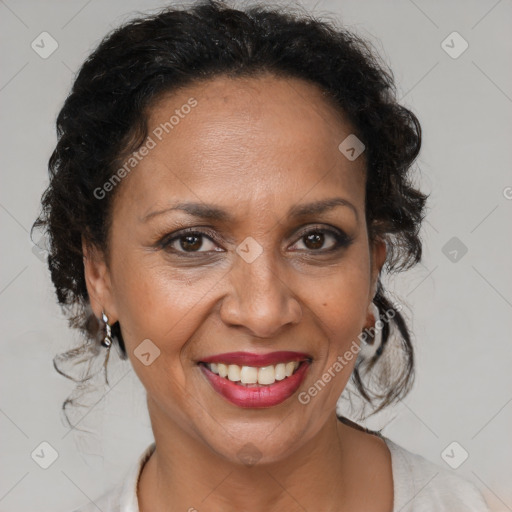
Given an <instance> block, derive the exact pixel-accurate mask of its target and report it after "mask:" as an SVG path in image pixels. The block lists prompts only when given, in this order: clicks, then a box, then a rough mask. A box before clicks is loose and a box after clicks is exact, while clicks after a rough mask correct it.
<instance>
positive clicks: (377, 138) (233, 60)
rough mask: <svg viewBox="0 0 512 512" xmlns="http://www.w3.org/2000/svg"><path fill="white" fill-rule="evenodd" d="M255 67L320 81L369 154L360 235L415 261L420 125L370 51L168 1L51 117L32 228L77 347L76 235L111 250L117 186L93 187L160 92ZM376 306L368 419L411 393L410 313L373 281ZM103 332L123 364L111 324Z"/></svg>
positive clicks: (114, 45)
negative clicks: (384, 365)
mask: <svg viewBox="0 0 512 512" xmlns="http://www.w3.org/2000/svg"><path fill="white" fill-rule="evenodd" d="M264 72H270V73H272V74H274V75H275V76H280V77H290V78H299V79H302V80H306V81H308V82H309V83H312V84H314V85H316V86H317V87H319V88H320V89H321V90H322V91H323V93H324V95H325V96H326V98H327V99H328V101H330V102H331V104H332V106H333V108H337V109H339V112H340V113H341V114H342V115H343V116H344V117H345V118H346V119H347V120H348V121H349V122H350V123H351V125H352V127H353V130H354V133H355V134H356V135H357V137H358V138H359V139H360V140H361V141H362V142H363V143H364V144H365V146H366V149H365V158H366V218H367V229H368V234H369V239H370V241H371V242H374V241H376V240H377V239H381V240H384V241H385V242H386V245H387V251H388V255H387V260H386V264H385V270H386V271H387V272H388V273H391V272H400V271H403V270H406V269H408V268H410V267H412V266H413V265H415V264H416V263H417V262H419V261H420V259H421V253H422V244H421V240H420V238H419V230H420V227H421V222H422V220H423V218H424V210H425V203H426V200H427V197H428V196H427V195H424V194H422V193H421V192H420V191H419V190H417V189H416V188H415V187H414V186H413V183H412V180H411V176H410V172H409V171H410V169H411V165H412V163H413V162H414V160H415V159H416V157H417V155H418V153H419V150H420V146H421V127H420V124H419V122H418V119H417V118H416V116H415V115H414V114H413V113H412V112H411V111H410V110H408V109H407V108H405V107H403V106H401V105H399V104H398V103H397V98H396V88H395V84H394V78H393V74H392V72H391V71H390V70H389V69H388V67H387V66H386V65H384V64H383V63H382V62H381V61H380V59H379V57H378V56H377V53H376V52H375V50H374V49H373V47H372V46H371V44H370V43H369V42H367V41H365V40H363V39H361V38H360V37H358V36H356V35H355V34H354V33H351V32H350V31H348V30H346V29H345V28H343V27H338V26H337V25H336V22H335V21H333V20H330V22H328V21H322V20H320V19H317V18H314V17H313V16H312V15H310V14H307V13H297V12H293V9H290V8H289V7H288V8H287V10H286V11H285V10H284V9H282V8H280V7H276V6H269V5H262V4H260V5H252V6H250V7H248V8H246V9H245V10H239V9H237V8H234V7H233V6H228V5H226V3H225V2H222V1H220V0H210V1H201V2H198V3H196V4H194V5H193V6H191V7H188V8H183V7H168V8H165V9H163V10H161V11H159V12H157V13H156V14H152V15H145V16H143V17H140V18H138V19H135V20H132V21H129V22H127V23H125V24H124V25H123V26H121V27H120V28H117V29H115V30H113V31H112V32H111V33H110V34H108V35H107V36H106V37H105V38H104V39H103V40H102V41H101V43H100V44H99V46H98V47H97V48H96V49H95V50H94V52H93V53H92V54H91V55H90V56H89V57H88V58H87V60H86V61H85V62H84V64H83V65H82V67H81V69H80V71H79V73H78V74H77V76H76V79H75V81H74V84H73V87H72V90H71V93H70V94H69V96H68V98H67V99H66V101H65V103H64V106H63V107H62V109H61V110H60V113H59V115H58V117H57V136H58V142H57V145H56V148H55V150H54V151H53V154H52V155H51V158H50V160H49V174H50V183H49V186H48V188H47V190H46V191H45V192H44V195H43V197H42V211H41V214H40V216H39V217H38V219H37V220H36V221H35V223H34V225H33V229H34V228H36V227H38V228H39V227H44V228H45V231H46V234H47V235H46V236H47V242H48V247H49V248H48V258H47V259H48V266H49V269H50V272H51V278H52V281H53V283H54V285H55V288H56V292H57V299H58V302H59V303H60V304H61V306H63V308H64V309H65V311H66V314H67V315H68V317H69V322H70V326H72V327H75V328H78V329H80V331H81V333H82V334H83V335H84V338H85V343H86V344H89V345H90V346H94V347H98V346H99V338H100V334H101V332H100V323H99V322H98V320H97V319H96V318H95V317H94V315H93V314H92V311H91V309H90V304H89V298H88V294H87V289H86V284H85V279H84V265H83V253H82V236H83V237H84V238H85V240H86V241H88V242H89V243H90V244H91V245H93V246H97V247H99V248H101V249H103V250H104V251H106V252H107V253H108V233H109V226H110V222H111V211H112V202H113V197H114V196H115V191H114V192H112V193H110V194H107V197H106V198H105V199H99V198H97V197H96V195H95V194H94V190H95V189H97V188H98V187H101V186H102V185H103V184H104V183H105V182H107V181H108V180H109V179H110V178H111V177H112V176H113V174H114V172H115V170H116V169H118V166H119V164H120V162H122V161H123V159H124V157H125V156H126V155H128V154H130V153H131V152H132V151H136V150H137V148H139V147H140V146H141V144H142V143H143V141H144V140H145V138H146V136H147V117H148V112H149V109H150V108H151V106H152V105H154V104H155V102H156V101H157V100H158V98H159V97H160V96H161V95H162V94H164V93H168V92H172V91H176V90H177V89H178V88H182V87H185V86H187V84H193V83H197V82H198V81H200V80H201V81H202V80H208V79H210V78H212V77H215V76H218V75H225V76H228V77H233V78H234V77H241V76H244V77H251V76H257V75H259V74H261V73H264ZM117 188H119V187H117ZM374 303H375V304H376V306H377V307H378V309H379V312H380V314H381V315H382V316H384V314H385V312H390V311H391V312H393V318H392V320H391V321H389V322H384V326H383V329H382V342H381V345H380V346H379V348H378V350H377V351H376V352H375V353H374V354H373V355H372V357H371V358H370V359H369V360H367V361H364V364H363V362H361V361H359V362H358V363H357V364H356V367H355V369H354V372H353V383H354V384H355V385H356V387H357V390H358V392H359V393H360V395H361V396H362V397H363V398H364V399H365V400H366V401H367V402H368V403H369V404H370V405H371V406H372V407H373V408H374V412H377V411H378V410H380V409H382V408H383V407H384V406H386V405H388V404H390V403H392V402H394V401H397V400H399V399H401V398H402V397H403V396H405V394H406V393H407V392H408V391H409V389H410V387H411V384H412V382H413V375H414V357H413V346H412V343H411V334H410V332H409V329H408V327H407V323H406V321H405V318H404V316H403V314H402V313H401V312H400V311H399V309H400V308H397V307H396V304H394V303H393V301H391V299H390V298H389V297H388V296H387V294H386V293H385V290H384V287H383V285H382V282H381V279H380V276H379V281H378V285H377V293H376V296H375V298H374ZM112 333H113V336H114V342H115V343H118V349H119V350H120V351H121V355H122V358H124V359H126V358H127V355H126V349H125V344H124V341H123V337H122V334H121V328H120V325H119V322H117V323H115V324H114V325H113V326H112ZM391 338H395V339H396V340H397V343H398V345H397V346H398V347H399V351H398V352H397V351H395V352H394V353H393V365H394V370H393V371H389V369H387V370H383V373H382V375H384V378H382V376H381V378H380V379H376V378H375V373H373V374H372V371H374V372H375V371H377V370H378V367H379V365H378V364H377V363H379V362H380V360H381V359H382V355H383V354H386V346H387V345H388V340H389V339H391ZM368 341H369V342H370V343H371V342H372V336H370V337H369V339H368ZM79 352H80V351H79V350H78V349H74V350H70V351H68V352H67V353H65V354H64V356H66V357H71V356H77V354H78V353H79ZM397 358H399V359H400V361H399V363H400V364H398V365H397ZM56 360H58V358H56V359H55V360H54V364H55V367H56V369H57V370H58V371H59V367H58V365H57V364H56ZM61 360H62V359H61ZM66 376H67V375H66ZM82 380H85V379H82ZM365 380H366V382H365ZM372 383H373V384H372ZM375 383H377V384H375Z"/></svg>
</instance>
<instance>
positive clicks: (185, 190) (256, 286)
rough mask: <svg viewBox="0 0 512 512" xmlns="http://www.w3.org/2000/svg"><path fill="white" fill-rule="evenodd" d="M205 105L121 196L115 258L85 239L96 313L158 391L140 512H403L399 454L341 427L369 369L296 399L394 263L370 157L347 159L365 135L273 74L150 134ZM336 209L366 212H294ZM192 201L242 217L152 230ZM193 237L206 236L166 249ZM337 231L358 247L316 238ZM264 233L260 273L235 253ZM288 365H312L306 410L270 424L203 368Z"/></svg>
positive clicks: (285, 409) (357, 328)
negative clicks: (250, 357)
mask: <svg viewBox="0 0 512 512" xmlns="http://www.w3.org/2000/svg"><path fill="white" fill-rule="evenodd" d="M190 98H194V99H195V100H197V106H195V107H194V108H193V109H191V112H190V113H189V114H187V115H185V116H183V118H180V121H179V123H178V124H176V125H175V126H174V128H173V129H172V131H170V132H169V133H168V134H166V133H164V136H163V137H162V141H158V140H157V139H155V137H153V139H155V141H156V142H157V144H156V147H154V148H153V149H151V151H150V152H149V154H148V155H147V156H145V157H144V158H143V159H142V161H141V162H140V163H139V164H138V165H137V166H136V168H135V169H133V170H132V171H131V172H130V173H129V175H128V176H126V177H125V178H124V179H123V181H122V183H121V184H119V185H118V186H117V187H118V189H117V190H116V192H115V193H116V195H115V201H114V208H113V217H112V224H111V229H110V235H109V242H110V251H109V253H108V256H105V255H103V254H102V252H101V251H99V250H96V249H95V248H93V247H89V246H88V245H87V244H86V243H85V242H84V265H85V271H86V281H87V289H88V291H89V296H90V298H91V305H92V307H93V310H94V312H95V314H96V316H97V317H100V316H101V311H102V309H103V310H104V311H105V312H106V313H107V315H108V317H109V321H110V323H113V322H115V321H117V320H119V322H120V325H121V328H122V332H123V337H124V340H125V343H126V348H127V351H128V354H129V357H130V360H131V363H132V365H133V368H134V370H135V372H136V373H137V375H138V377H139V378H140V380H141V382H142V384H143V385H144V387H145V389H146V391H147V401H148V409H149V414H150V418H151V423H152V427H153V432H154V436H155V440H156V445H157V449H156V451H155V453H154V454H153V455H152V457H151V458H150V459H149V461H148V462H147V463H146V465H145V467H144V469H143V472H142V475H141V478H140V481H139V488H138V495H139V507H140V510H141V512H149V511H151V512H160V511H164V510H165V511H169V510H188V509H189V508H191V507H195V508H196V509H197V510H199V511H202V510H223V511H226V512H228V511H235V510H236V511H239V510H244V511H247V512H252V511H261V510H266V511H269V512H272V511H274V510H276V511H277V510H287V511H295V510H297V511H298V510H304V509H305V510H322V511H328V510H336V511H348V510H350V511H351V512H357V511H363V510H364V511H366V512H371V511H379V512H390V511H391V510H392V503H393V488H392V485H393V483H392V473H391V458H390V454H389V451H388V449H387V447H386V445H385V443H384V442H383V441H382V440H380V439H378V438H377V437H376V436H372V435H370V434H367V433H364V432H360V431H358V430H355V429H354V428H352V427H349V426H347V425H344V424H342V423H341V422H340V421H338V420H337V418H336V416H335V405H336V401H337V399H338V397H339V396H340V394H341V393H342V391H343V389H344V387H345V385H346V383H347V381H348V379H349V377H350V374H351V372H352V370H353V366H354V363H355V358H354V359H353V360H352V361H351V362H349V364H347V365H346V366H345V367H344V368H343V370H342V371H340V372H339V373H336V377H335V378H333V379H332V380H331V381H330V382H329V383H328V385H327V386H325V388H324V389H323V390H322V391H321V392H320V393H318V395H317V396H315V397H314V398H313V399H312V400H311V401H310V403H309V404H307V405H303V404H301V403H300V402H299V401H298V399H297V394H298V393H299V392H301V391H304V390H307V389H308V388H309V387H310V386H311V385H312V384H313V383H314V382H316V381H317V380H318V379H320V377H321V376H322V374H323V373H324V372H326V371H327V370H328V369H329V368H330V367H332V366H333V363H334V362H335V361H336V358H337V357H338V356H339V355H342V354H343V353H344V352H345V351H346V350H348V349H349V347H350V346H351V344H352V342H353V341H354V340H356V341H357V336H358V335H359V333H360V332H361V331H362V330H363V329H364V328H365V327H368V326H370V325H372V320H373V318H372V317H371V316H370V315H369V311H368V307H369V305H370V303H371V300H372V298H373V296H374V294H375V286H376V281H377V278H378V273H379V271H380V269H381V267H382V265H383V263H384V260H385V256H386V253H385V244H384V243H383V242H379V243H376V244H374V245H373V246H370V243H369V240H368V234H367V230H366V219H365V210H364V206H365V160H364V154H363V155H362V156H361V157H359V158H357V159H356V160H355V161H349V160H348V159H347V158H345V156H344V155H343V154H342V153H340V151H339V150H338V145H339V144H340V143H341V141H343V140H344V139H345V138H346V137H347V136H348V135H349V134H351V133H353V129H352V128H351V126H350V124H349V123H348V122H347V121H345V120H344V119H343V116H342V115H341V113H339V112H338V111H336V110H335V109H334V108H333V106H332V105H331V104H330V103H329V102H328V101H327V100H326V99H325V97H324V96H323V94H322V92H321V91H320V90H319V89H318V88H317V87H316V86H314V85H312V84H309V83H306V82H303V81H301V80H298V79H290V78H286V79H285V78H278V77H275V76H272V75H261V76H258V77H256V78H237V79H232V78H228V77H217V78H215V79H211V80H208V81H205V82H202V83H198V84H195V85H194V86H189V87H187V88H185V89H182V90H180V91H178V92H174V93H173V94H167V95H165V96H163V97H162V98H161V99H160V100H159V101H158V103H157V104H156V105H154V106H153V107H152V108H151V110H150V112H149V121H148V128H149V129H148V133H149V135H150V136H151V133H152V131H153V130H154V129H155V128H156V127H158V126H159V124H160V123H162V122H165V121H168V120H169V118H170V116H171V115H173V113H174V111H175V110H176V109H180V107H181V106H182V105H184V104H186V103H187V101H188V100H189V99H190ZM331 198H342V199H343V200H345V201H347V202H350V203H351V204H352V206H353V208H351V207H349V206H346V205H345V206H336V207H334V208H331V209H329V210H326V211H324V212H321V213H310V214H307V215H305V216H301V217H296V216H289V215H288V213H289V210H290V208H292V207H295V206H297V205H304V204H307V203H311V202H314V201H319V200H325V199H331ZM177 202H195V203H201V204H208V205H214V206H216V207H217V208H221V209H222V210H225V211H226V212H227V213H228V214H229V215H230V216H231V217H232V218H231V219H230V220H229V221H221V220H212V219H204V218H198V217H195V216H191V215H190V214H187V213H185V212H183V211H177V210H174V211H168V212H166V213H162V214H159V215H153V216H150V217H149V218H146V217H147V216H148V214H151V213H153V212H158V211H161V210H165V209H166V208H170V207H171V206H173V205H174V204H176V203H177ZM145 218H146V219H145ZM144 219H145V220H144ZM185 228H195V229H198V230H201V231H204V230H207V232H206V236H205V237H203V238H202V239H201V237H199V238H196V239H193V240H192V242H191V243H190V242H189V243H188V245H187V243H186V242H187V241H186V240H184V239H183V238H181V243H180V238H175V239H174V241H172V242H170V244H169V245H168V246H167V248H163V247H162V246H160V245H159V241H160V240H161V239H162V238H164V237H165V236H167V235H169V234H171V233H175V232H178V231H179V230H183V229H185ZM332 228H334V230H336V229H337V230H340V231H341V232H344V233H345V234H346V235H348V236H349V237H351V238H352V242H351V243H350V244H349V245H348V246H346V247H343V246H342V247H340V248H338V249H336V250H331V251H329V249H331V248H332V247H336V240H335V238H333V236H332V235H331V234H329V232H323V233H324V238H323V239H322V237H321V235H320V241H319V242H318V239H314V240H313V242H311V240H310V239H309V238H307V237H305V235H306V234H307V233H308V232H313V233H315V232H316V233H318V230H322V229H332ZM305 229H307V232H306V233H304V230H305ZM249 236H250V237H252V238H253V239H254V240H256V241H257V243H258V244H259V245H260V246H261V248H262V251H263V252H262V253H261V254H260V255H259V256H258V257H257V258H256V259H255V260H254V261H253V262H252V263H247V262H246V261H245V260H244V259H242V258H241V257H240V256H239V255H238V254H237V253H236V248H237V246H238V245H239V244H241V242H242V241H244V239H245V238H246V237H249ZM170 238H172V237H170V236H167V239H168V240H169V239H170ZM183 244H184V245H183ZM187 250H188V252H187ZM194 250H195V252H193V251H194ZM145 339H150V340H151V341H152V342H153V343H154V344H155V345H156V346H157V347H158V348H159V350H160V355H159V357H158V358H157V359H155V360H154V361H153V363H152V364H150V365H149V366H145V365H143V364H142V363H141V361H139V359H138V358H137V357H135V355H134V350H135V349H136V348H137V346H138V345H139V344H140V343H141V342H142V341H143V340H145ZM277 350H292V351H299V352H306V353H308V354H310V355H311V357H312V359H313V361H312V364H311V366H310V368H309V371H308V374H307V376H306V379H305V381H304V382H303V383H302V385H301V387H300V388H299V390H298V391H297V393H296V394H295V395H293V396H292V397H290V398H289V399H287V400H285V401H284V402H283V403H281V404H279V405H277V406H274V407H269V408H264V409H245V408H240V407H237V406H235V405H233V404H231V403H230V402H228V401H226V400H225V399H224V398H222V397H221V396H220V395H218V394H217V393H216V392H215V391H214V390H213V389H212V387H211V386H210V384H209V383H208V381H207V380H206V378H205V377H204V375H203V374H202V372H201V370H200V368H199V366H198V365H197V362H198V361H200V360H201V359H204V358H206V357H207V356H212V355H214V354H218V353H223V352H232V351H249V352H256V353H267V352H272V351H277ZM249 443H250V445H251V446H254V447H256V449H257V451H258V452H259V454H260V458H259V460H258V462H257V463H256V464H255V465H253V466H251V467H249V466H247V465H244V464H243V463H242V461H241V460H240V457H239V455H238V453H239V452H240V450H243V449H247V446H249ZM244 447H245V448H244Z"/></svg>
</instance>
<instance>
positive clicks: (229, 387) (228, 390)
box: [199, 361, 309, 408]
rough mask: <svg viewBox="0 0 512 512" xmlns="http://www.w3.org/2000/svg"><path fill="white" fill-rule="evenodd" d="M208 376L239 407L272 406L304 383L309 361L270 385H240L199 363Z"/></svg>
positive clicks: (214, 387)
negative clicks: (291, 373) (288, 375)
mask: <svg viewBox="0 0 512 512" xmlns="http://www.w3.org/2000/svg"><path fill="white" fill-rule="evenodd" d="M199 366H200V367H201V370H202V371H203V373H204V374H205V376H206V378H207V379H208V381H209V382H210V384H211V385H212V387H213V389H214V390H215V391H217V393H219V394H220V395H222V396H223V397H224V398H226V399H227V400H229V401H230V402H231V403H232V404H235V405H237V406H238V407H248V408H262V407H272V406H274V405H278V404H280V403H282V402H284V401H285V400H286V399H287V398H289V397H290V396H292V395H293V394H294V393H295V391H297V389H298V388H299V386H300V385H301V384H302V381H303V380H304V378H305V376H306V372H307V371H308V368H309V362H307V361H304V362H302V363H301V365H300V366H299V368H298V369H297V371H296V372H295V373H294V374H293V375H291V376H290V377H287V378H286V379H283V380H280V381H277V382H275V383H274V384H270V385H269V386H247V387H246V386H240V385H239V384H235V383H234V382H231V381H230V380H229V379H227V378H225V377H221V376H220V375H217V374H216V373H213V372H212V371H210V370H209V369H208V368H207V367H206V366H205V365H204V364H201V365H199Z"/></svg>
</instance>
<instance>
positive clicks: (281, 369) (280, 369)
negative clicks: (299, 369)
mask: <svg viewBox="0 0 512 512" xmlns="http://www.w3.org/2000/svg"><path fill="white" fill-rule="evenodd" d="M283 379H286V365H285V364H284V363H279V364H276V380H283Z"/></svg>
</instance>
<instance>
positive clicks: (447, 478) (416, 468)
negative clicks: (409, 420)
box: [382, 437, 489, 512]
mask: <svg viewBox="0 0 512 512" xmlns="http://www.w3.org/2000/svg"><path fill="white" fill-rule="evenodd" d="M382 439H383V440H384V441H385V442H386V444H387V446H388V448H389V451H390V452H391V460H392V469H393V482H394V484H393V486H394V491H395V505H394V508H393V510H394V511H395V510H397V511H398V510H400V511H401V512H412V511H414V512H433V511H435V512H459V511H460V512H489V509H488V507H487V505H486V503H485V500H484V498H483V497H482V494H481V493H480V491H479V490H478V489H477V487H476V486H475V485H474V484H473V483H471V482H470V481H469V480H466V479H465V478H462V477H461V476H459V475H457V474H456V473H454V472H453V471H451V470H449V469H447V468H446V469H445V468H443V467H441V466H439V465H437V464H434V463H433V462H430V461H429V460H427V459H426V458H425V457H422V456H421V455H418V454H416V453H412V452H410V451H408V450H406V449H405V448H403V447H401V446H399V445H398V444H396V443H394V442H393V441H391V440H390V439H388V438H386V437H382Z"/></svg>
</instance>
